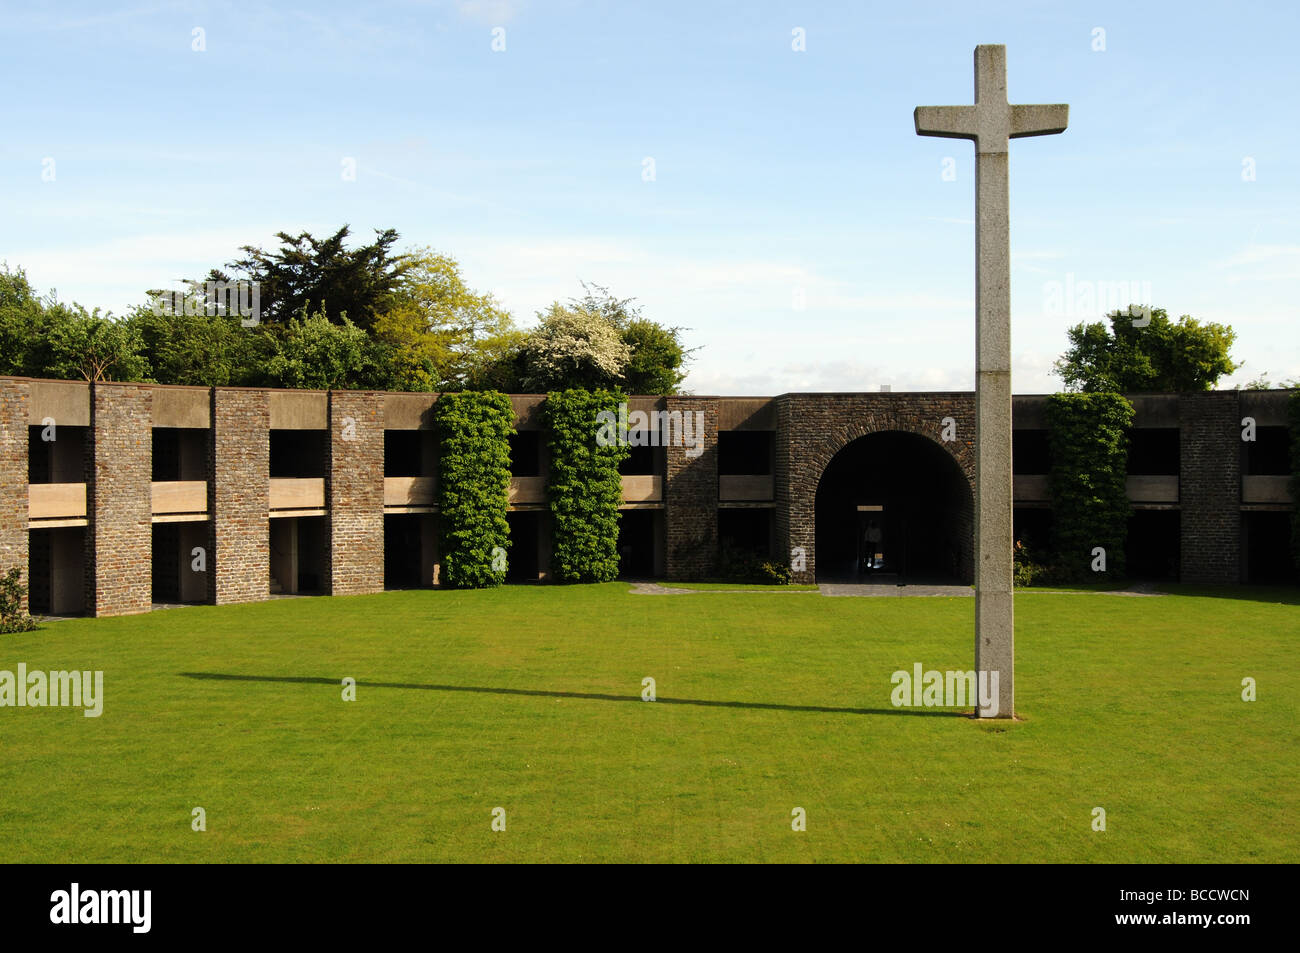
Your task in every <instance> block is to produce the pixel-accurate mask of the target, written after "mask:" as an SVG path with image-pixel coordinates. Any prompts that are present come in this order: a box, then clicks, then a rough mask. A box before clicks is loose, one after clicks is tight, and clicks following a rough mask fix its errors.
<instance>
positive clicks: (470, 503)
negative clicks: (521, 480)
mask: <svg viewBox="0 0 1300 953" xmlns="http://www.w3.org/2000/svg"><path fill="white" fill-rule="evenodd" d="M434 418H435V420H436V423H437V428H438V435H439V441H440V461H439V468H438V469H439V479H438V507H439V514H440V517H441V518H440V521H439V522H440V525H441V530H442V533H441V535H442V544H441V546H442V566H443V575H444V577H445V579H446V582H447V585H449V586H452V587H453V588H457V589H475V588H483V587H486V586H499V585H501V583H502V582H504V581H505V577H506V570H505V567H504V564H503V560H501V559H494V558H493V557H494V555H495V556H502V555H504V553H505V552H506V551H507V550H508V549H509V547H510V524H509V523H508V522H507V521H506V512H507V511H508V510H509V508H510V434H512V433H513V432H514V410H513V409H512V408H511V406H510V398H509V397H507V396H506V395H505V394H499V393H497V392H496V391H467V392H465V393H460V394H444V395H443V396H442V397H440V398H439V399H438V402H437V403H436V404H435V405H434Z"/></svg>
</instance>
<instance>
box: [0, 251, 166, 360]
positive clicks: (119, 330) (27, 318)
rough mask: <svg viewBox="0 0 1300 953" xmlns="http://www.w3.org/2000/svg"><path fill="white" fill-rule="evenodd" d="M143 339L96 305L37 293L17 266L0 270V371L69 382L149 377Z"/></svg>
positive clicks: (125, 323)
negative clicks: (87, 306) (90, 306)
mask: <svg viewBox="0 0 1300 953" xmlns="http://www.w3.org/2000/svg"><path fill="white" fill-rule="evenodd" d="M149 373H150V365H149V361H148V359H147V357H146V355H145V348H144V342H143V341H142V340H141V339H140V336H139V334H138V333H137V332H136V331H135V330H134V329H133V328H132V327H131V326H130V325H129V324H128V323H127V322H123V321H118V320H116V319H114V318H113V316H112V315H111V314H103V315H101V314H100V313H99V309H98V308H96V309H95V310H94V311H87V310H86V309H85V308H83V307H82V306H81V305H79V304H77V303H76V302H73V303H72V304H71V305H65V304H62V303H61V302H60V301H59V300H58V298H57V296H56V295H55V294H54V292H52V291H51V292H50V293H49V294H48V295H46V296H45V297H44V298H42V297H40V296H39V295H38V294H37V292H36V290H35V289H34V288H33V287H32V286H31V283H30V282H29V281H28V280H27V274H26V272H24V271H23V270H22V269H21V268H19V269H18V270H16V271H11V270H10V269H9V266H8V264H7V263H6V264H5V265H4V266H3V270H0V374H16V375H23V376H28V377H55V378H63V379H72V380H78V379H79V380H87V381H99V380H114V381H148V380H150V377H149Z"/></svg>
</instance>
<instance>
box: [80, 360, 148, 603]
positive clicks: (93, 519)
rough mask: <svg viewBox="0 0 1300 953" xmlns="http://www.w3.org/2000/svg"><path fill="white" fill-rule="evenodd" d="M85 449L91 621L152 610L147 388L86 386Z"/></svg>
mask: <svg viewBox="0 0 1300 953" xmlns="http://www.w3.org/2000/svg"><path fill="white" fill-rule="evenodd" d="M90 452H91V453H92V455H93V456H92V459H93V466H92V467H91V472H90V479H89V480H88V481H87V485H86V516H87V518H88V520H89V527H88V529H87V531H86V587H87V588H86V607H87V609H88V610H89V612H90V614H91V615H96V616H107V615H125V614H128V613H132V612H148V611H149V609H150V607H151V606H152V605H153V493H152V485H153V484H152V480H153V389H152V388H150V387H146V386H142V385H140V384H112V383H105V382H99V383H95V384H92V385H91V388H90Z"/></svg>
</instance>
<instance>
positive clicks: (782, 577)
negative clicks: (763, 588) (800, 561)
mask: <svg viewBox="0 0 1300 953" xmlns="http://www.w3.org/2000/svg"><path fill="white" fill-rule="evenodd" d="M718 568H719V571H720V572H721V575H722V578H723V579H724V580H725V581H727V582H756V583H764V584H767V585H776V586H788V585H789V584H790V576H791V573H790V567H789V566H786V565H784V564H782V563H778V562H773V561H772V560H770V559H764V558H763V557H762V556H758V555H756V554H755V553H752V552H750V551H749V550H745V549H735V548H732V547H730V546H726V545H724V546H723V547H722V553H721V557H720V558H719V561H718Z"/></svg>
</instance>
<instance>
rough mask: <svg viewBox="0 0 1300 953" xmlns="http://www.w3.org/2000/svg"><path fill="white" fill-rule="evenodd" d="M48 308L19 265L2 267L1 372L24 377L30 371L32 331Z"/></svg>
mask: <svg viewBox="0 0 1300 953" xmlns="http://www.w3.org/2000/svg"><path fill="white" fill-rule="evenodd" d="M44 313H45V308H44V306H43V304H42V302H41V299H40V296H39V295H37V293H36V289H34V288H33V287H32V286H31V283H30V282H29V281H28V280H27V273H26V272H25V271H23V269H21V268H19V269H17V270H16V271H10V270H9V264H8V262H5V263H4V264H3V266H2V268H0V374H9V375H15V376H20V377H21V376H23V375H25V374H28V373H30V363H29V356H30V352H31V350H32V346H33V344H34V339H33V332H34V329H35V327H36V325H37V324H38V323H39V321H40V319H41V317H42V315H43V314H44Z"/></svg>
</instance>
